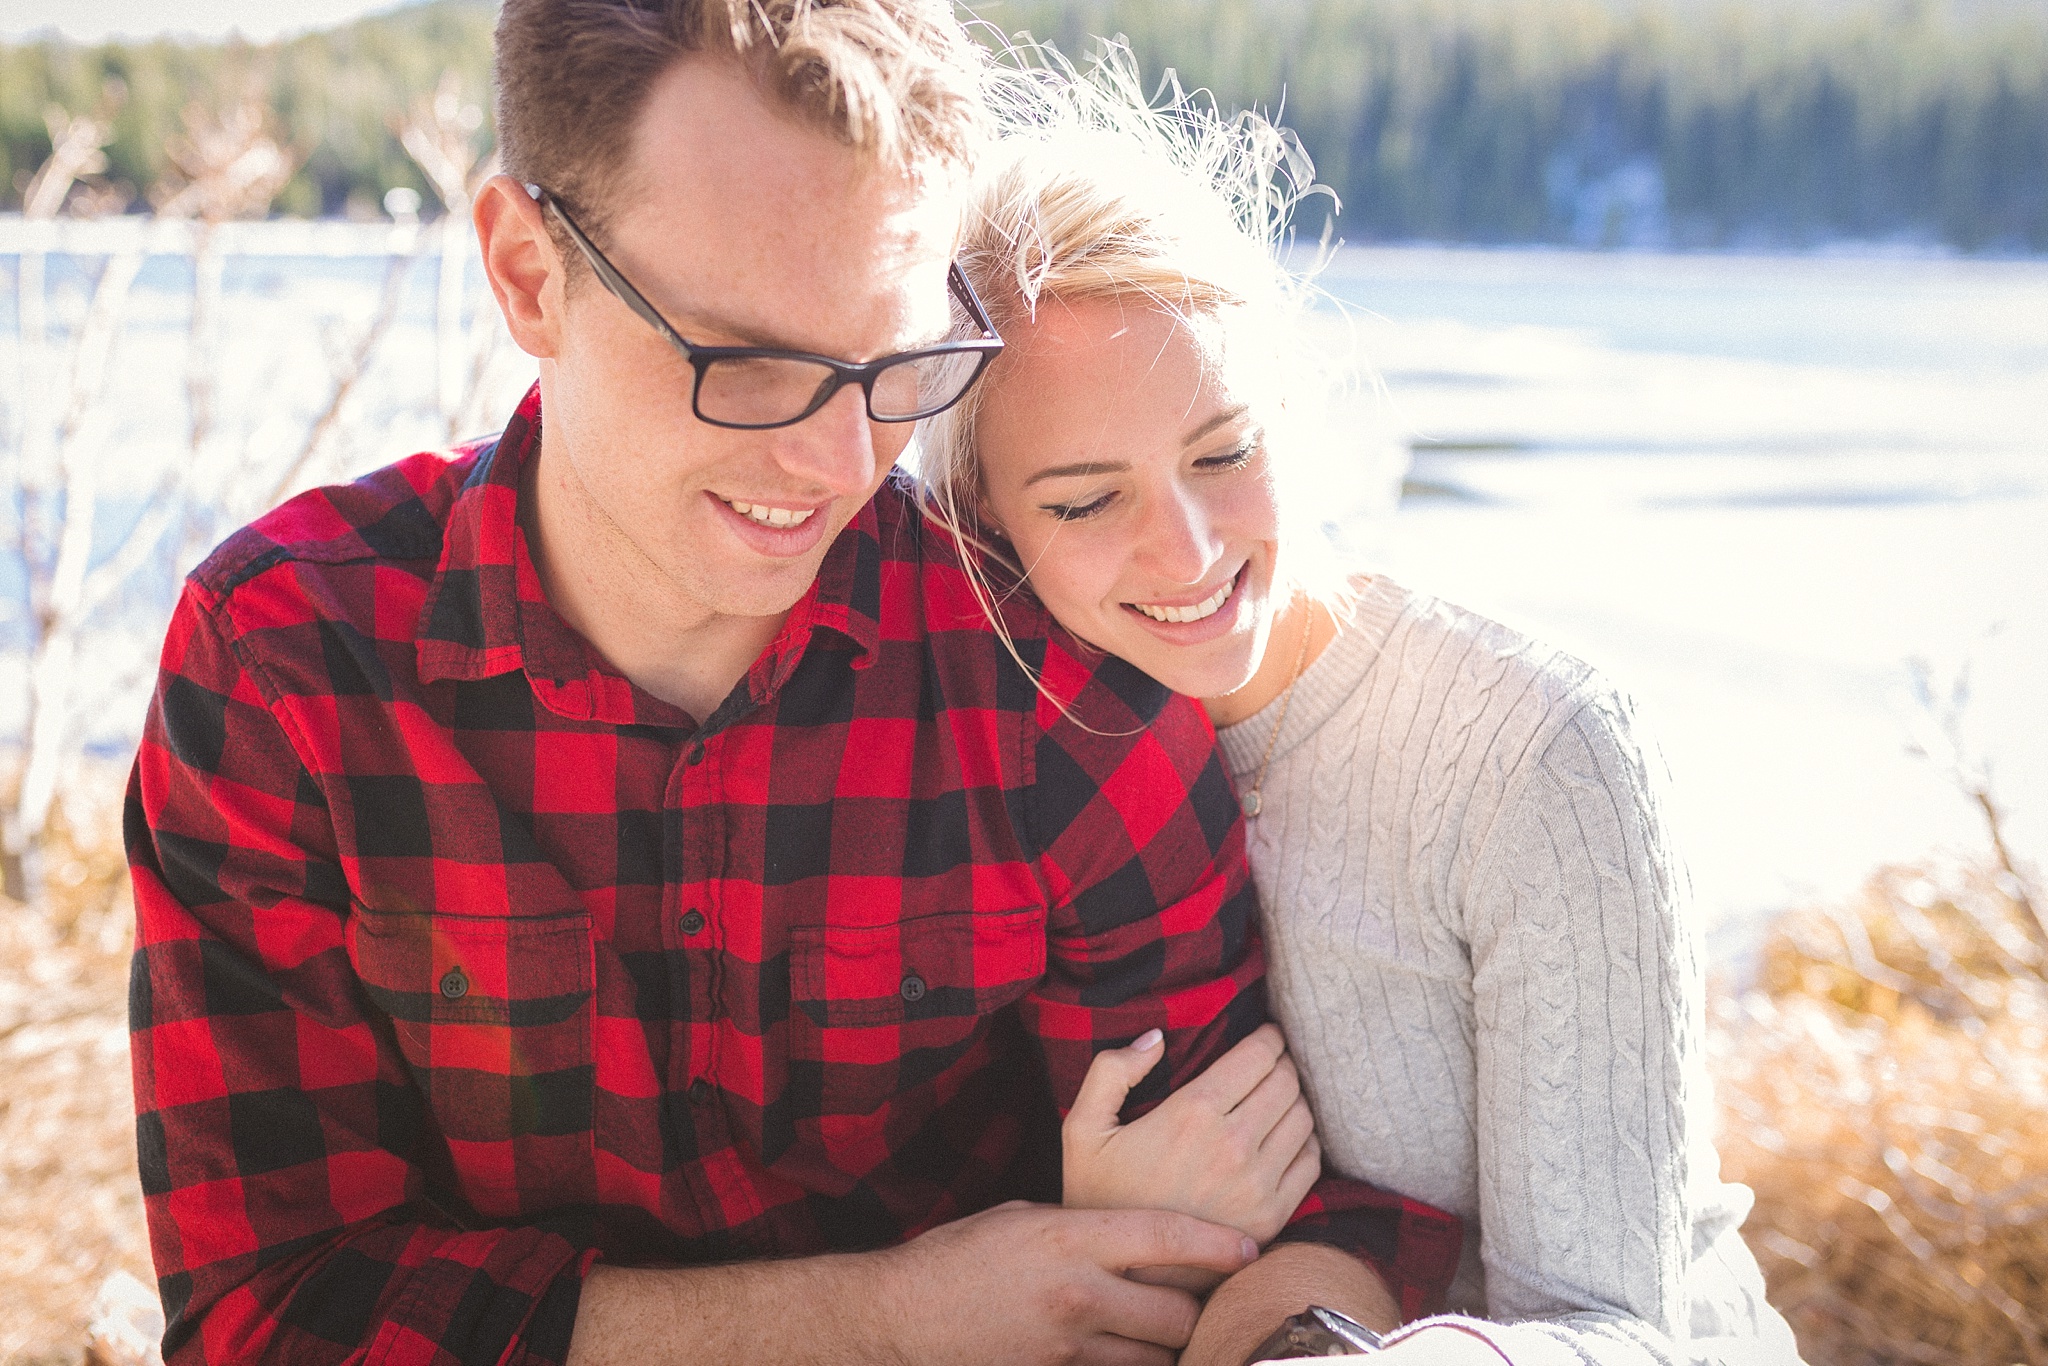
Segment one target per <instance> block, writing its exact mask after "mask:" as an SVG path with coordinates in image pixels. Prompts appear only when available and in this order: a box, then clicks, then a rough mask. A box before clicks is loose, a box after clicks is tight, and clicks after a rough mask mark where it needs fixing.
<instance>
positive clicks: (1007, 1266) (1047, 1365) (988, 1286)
mask: <svg viewBox="0 0 2048 1366" xmlns="http://www.w3.org/2000/svg"><path fill="white" fill-rule="evenodd" d="M882 1255H883V1256H885V1257H888V1258H893V1259H896V1261H897V1265H896V1266H895V1267H894V1268H893V1271H892V1275H891V1277H890V1280H891V1285H890V1289H889V1290H888V1291H885V1292H884V1293H885V1299H886V1301H887V1302H888V1305H889V1309H890V1313H891V1315H892V1317H894V1318H896V1320H897V1321H898V1322H900V1323H901V1325H902V1333H901V1336H900V1337H899V1338H898V1340H897V1341H896V1342H895V1343H893V1344H891V1346H892V1347H893V1349H894V1350H893V1351H891V1352H890V1353H889V1354H888V1356H886V1357H884V1358H878V1359H888V1360H904V1361H913V1362H926V1361H930V1362H980V1361H1002V1362H1005V1363H1009V1362H1015V1363H1019V1364H1020V1366H1058V1364H1060V1363H1067V1362H1074V1363H1089V1364H1090V1366H1171V1363H1172V1361H1173V1359H1174V1354H1175V1353H1177V1352H1178V1351H1180V1349H1181V1348H1183V1347H1185V1346H1186V1345H1187V1343H1188V1338H1189V1335H1190V1334H1192V1333H1193V1332H1194V1328H1195V1321H1196V1319H1197V1318H1198V1317H1199V1314H1200V1305H1199V1304H1198V1303H1197V1301H1196V1299H1195V1297H1194V1296H1193V1295H1191V1294H1189V1293H1187V1292H1186V1291H1184V1290H1178V1289H1173V1288H1169V1287H1166V1286H1158V1285H1145V1284H1141V1283H1139V1282H1137V1281H1134V1280H1130V1279H1128V1278H1127V1276H1126V1274H1125V1273H1126V1272H1128V1271H1130V1270H1131V1269H1132V1268H1133V1267H1156V1266H1180V1267H1198V1268H1201V1269H1202V1270H1205V1271H1208V1272H1212V1273H1215V1274H1217V1275H1223V1276H1228V1275H1230V1274H1231V1273H1232V1272H1235V1271H1238V1270H1240V1269H1241V1268H1243V1267H1244V1266H1245V1265H1247V1264H1248V1263H1250V1262H1251V1261H1252V1260H1253V1259H1254V1258H1255V1257H1257V1256H1258V1247H1257V1245H1256V1244H1254V1243H1253V1242H1252V1241H1251V1239H1249V1238H1247V1237H1246V1236H1245V1235H1244V1234H1243V1233H1241V1232H1240V1231H1238V1230H1237V1229H1234V1228H1225V1227H1223V1226H1222V1225H1219V1224H1211V1223H1205V1222H1203V1221H1202V1220H1199V1219H1192V1218H1189V1217H1188V1216H1186V1215H1182V1214H1174V1213H1170V1212H1167V1211H1163V1210H1066V1209H1055V1208H1052V1207H1049V1206H1044V1205H1026V1204H1022V1203H1016V1202H1013V1203H1011V1204H1007V1205H1001V1206H998V1207H997V1208H995V1209H992V1210H988V1211H985V1212H983V1213H981V1214H975V1215H970V1216H968V1217H967V1218H965V1219H962V1220H960V1221H959V1222H957V1223H952V1224H947V1225H945V1226H944V1227H942V1228H936V1229H933V1230H932V1231H931V1232H930V1233H927V1234H925V1235H924V1236H923V1237H920V1238H917V1239H915V1240H913V1241H911V1242H909V1243H906V1244H905V1245H904V1246H902V1247H900V1248H896V1249H893V1250H892V1251H890V1252H888V1253H885V1254H882ZM1231 1366H1237V1364H1236V1363H1235V1362H1233V1363H1231Z"/></svg>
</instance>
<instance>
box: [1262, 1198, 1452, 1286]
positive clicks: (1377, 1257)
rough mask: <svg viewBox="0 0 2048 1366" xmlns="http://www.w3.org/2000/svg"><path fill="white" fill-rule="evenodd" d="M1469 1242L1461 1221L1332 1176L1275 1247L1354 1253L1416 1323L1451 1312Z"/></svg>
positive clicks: (1298, 1212) (1303, 1205)
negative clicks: (1315, 1246)
mask: <svg viewBox="0 0 2048 1366" xmlns="http://www.w3.org/2000/svg"><path fill="white" fill-rule="evenodd" d="M1464 1236H1465V1232H1464V1226H1463V1224H1462V1223H1460V1221H1459V1220H1458V1218H1457V1217H1456V1216H1455V1215H1450V1214H1446V1213H1444V1212H1443V1211H1442V1210H1440V1209H1437V1208H1435V1207H1434V1206H1431V1205H1425V1204H1423V1203H1421V1202H1420V1201H1418V1200H1410V1199H1408V1198H1406V1197H1405V1196H1400V1195H1396V1194H1394V1193H1393V1192H1392V1191H1385V1190H1381V1189H1380V1188H1379V1187H1377V1186H1374V1185H1371V1184H1369V1183H1367V1182H1364V1181H1353V1180H1350V1179H1348V1178H1345V1177H1330V1176H1326V1177H1324V1178H1323V1179H1322V1180H1320V1181H1318V1182H1316V1184H1315V1187H1314V1188H1313V1189H1312V1190H1310V1191H1309V1194H1308V1198H1307V1199H1306V1200H1304V1201H1302V1202H1301V1207H1300V1208H1299V1209H1297V1210H1295V1212H1294V1217H1293V1218H1291V1219H1289V1220H1288V1221H1287V1226H1286V1227H1285V1228H1283V1229H1281V1230H1280V1234H1279V1236H1278V1237H1276V1238H1274V1240H1273V1241H1274V1243H1276V1244H1278V1243H1322V1244H1325V1245H1326V1246H1329V1247H1335V1248H1339V1249H1341V1250H1343V1251H1345V1252H1348V1253H1350V1254H1351V1255H1352V1256H1354V1257H1357V1258H1358V1259H1359V1260H1361V1261H1363V1262H1364V1263H1365V1264H1366V1265H1368V1266H1370V1267H1371V1268H1372V1269H1373V1270H1374V1271H1375V1272H1377V1273H1378V1274H1379V1277H1380V1279H1381V1280H1383V1281H1385V1282H1386V1284H1387V1289H1388V1290H1389V1291H1391V1292H1392V1293H1393V1296H1394V1300H1395V1302H1396V1303H1397V1304H1399V1305H1400V1306H1401V1317H1402V1318H1404V1319H1411V1318H1415V1317H1417V1316H1419V1315H1422V1314H1428V1313H1433V1312H1435V1311H1437V1310H1440V1309H1442V1308H1443V1303H1444V1297H1445V1296H1446V1295H1447V1294H1449V1293H1450V1288H1451V1280H1452V1278H1453V1277H1455V1276H1456V1275H1457V1274H1458V1252H1459V1249H1460V1247H1461V1245H1462V1244H1463V1242H1464Z"/></svg>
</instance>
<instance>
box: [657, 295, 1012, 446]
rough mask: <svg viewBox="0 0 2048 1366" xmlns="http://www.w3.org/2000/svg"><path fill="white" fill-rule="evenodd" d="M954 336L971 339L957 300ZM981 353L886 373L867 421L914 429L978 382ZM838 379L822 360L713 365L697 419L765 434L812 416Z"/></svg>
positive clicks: (877, 381) (904, 364) (913, 363)
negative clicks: (776, 426) (920, 420)
mask: <svg viewBox="0 0 2048 1366" xmlns="http://www.w3.org/2000/svg"><path fill="white" fill-rule="evenodd" d="M954 312H955V314H956V315H958V317H959V318H961V319H964V322H958V323H956V326H955V328H954V330H953V336H954V337H955V338H956V339H957V338H958V337H959V336H961V335H963V334H964V335H971V334H972V330H973V321H972V319H968V318H965V310H964V309H962V308H961V307H960V306H959V304H958V303H957V301H956V302H955V304H954ZM981 359H982V358H981V354H980V353H979V352H975V351H951V352H940V353H939V354H937V355H931V356H916V357H910V358H907V359H904V360H900V361H898V362H896V363H895V364H894V365H889V366H885V367H883V369H882V370H881V371H880V373H878V374H876V375H875V376H874V379H873V383H872V386H871V387H870V389H869V391H868V415H869V416H870V417H872V418H874V419H875V420H876V421H879V422H908V421H912V420H914V419H917V418H920V417H925V416H927V415H929V414H931V413H934V412H937V411H939V410H940V409H942V408H944V407H946V406H948V405H949V404H951V403H952V402H953V401H954V400H955V399H957V398H959V397H960V395H961V394H962V393H964V392H965V391H966V389H967V386H968V385H969V384H970V383H972V382H973V380H974V376H975V374H976V372H977V370H978V369H979V367H980V365H981ZM837 378H838V376H837V373H836V372H835V371H834V370H832V368H831V367H829V366H825V365H820V364H818V363H817V362H815V361H807V360H800V359H797V358H795V357H788V356H730V357H720V358H718V359H716V360H712V361H708V362H706V363H705V364H704V366H703V374H702V378H701V379H700V380H699V381H698V383H697V412H698V414H699V416H701V417H703V418H704V419H705V420H707V421H710V422H729V423H733V424H735V425H739V426H749V427H758V426H766V425H769V424H772V423H779V422H788V421H790V420H791V419H793V418H796V417H800V416H802V415H804V414H805V413H808V412H810V411H811V410H812V409H813V408H814V407H816V406H817V405H818V403H819V402H820V396H821V395H823V394H824V393H825V392H826V391H827V390H828V389H829V388H834V387H836V381H837Z"/></svg>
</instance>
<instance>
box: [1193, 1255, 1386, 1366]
mask: <svg viewBox="0 0 2048 1366" xmlns="http://www.w3.org/2000/svg"><path fill="white" fill-rule="evenodd" d="M1312 1304H1320V1305H1322V1306H1323V1307H1324V1308H1326V1309H1334V1310H1336V1311H1337V1312H1338V1313H1340V1314H1346V1315H1349V1316H1350V1317H1352V1318H1354V1319H1357V1320H1358V1321H1359V1322H1360V1323H1362V1324H1364V1325H1365V1326H1366V1327H1368V1328H1370V1329H1372V1330H1374V1331H1375V1332H1380V1333H1390V1332H1392V1331H1393V1330H1394V1329H1395V1328H1397V1327H1399V1326H1400V1323H1401V1309H1400V1306H1399V1305H1397V1304H1396V1303H1395V1302H1394V1297H1393V1295H1391V1294H1390V1293H1388V1291H1387V1287H1386V1284H1385V1283H1384V1282H1383V1281H1381V1280H1380V1278H1379V1277H1378V1276H1377V1275H1375V1274H1374V1273H1373V1270H1372V1268H1370V1267H1368V1266H1367V1265H1366V1264H1365V1263H1364V1262H1361V1261H1359V1260H1358V1259H1357V1258H1356V1257H1353V1256H1352V1255H1351V1254H1350V1253H1348V1252H1342V1251H1339V1250H1338V1249H1336V1248H1334V1247H1325V1246H1323V1245H1322V1244H1320V1243H1282V1244H1281V1245H1280V1246H1279V1247H1276V1248H1274V1249H1273V1250H1272V1251H1270V1252H1268V1253H1267V1254H1266V1255H1265V1256H1263V1257H1261V1258H1259V1259H1258V1260H1257V1261H1256V1262H1253V1263H1252V1264H1251V1265H1250V1266H1248V1267H1246V1268H1245V1269H1244V1270H1242V1271H1240V1272H1238V1273H1237V1274H1236V1275H1234V1276H1232V1277H1231V1278H1230V1279H1229V1280H1227V1281H1225V1282H1224V1283H1223V1284H1222V1285H1221V1286H1220V1287H1218V1288H1217V1291H1216V1293H1215V1294H1214V1295H1211V1296H1210V1297H1209V1303H1208V1305H1207V1307H1206V1308H1204V1309H1203V1310H1202V1318H1201V1321H1200V1322H1199V1323H1198V1324H1196V1326H1195V1332H1194V1336H1193V1337H1192V1338H1191V1339H1190V1340H1189V1342H1188V1347H1187V1350H1186V1351H1185V1352H1183V1353H1182V1354H1181V1358H1180V1366H1240V1364H1241V1363H1242V1362H1243V1361H1244V1359H1245V1357H1246V1355H1247V1354H1248V1353H1250V1352H1251V1350H1252V1349H1253V1348H1254V1347H1257V1346H1258V1345H1259V1344H1260V1343H1261V1342H1263V1341H1265V1340H1266V1338H1267V1337H1269V1336H1270V1335H1271V1334H1272V1332H1273V1330H1274V1329H1275V1328H1278V1327H1279V1326H1280V1322H1281V1320H1282V1319H1285V1318H1287V1317H1288V1316H1289V1315H1292V1314H1299V1313H1301V1312H1302V1311H1303V1310H1304V1309H1306V1308H1308V1307H1309V1306H1310V1305H1312ZM1377 1359H1378V1358H1377V1357H1375V1358H1374V1360H1377Z"/></svg>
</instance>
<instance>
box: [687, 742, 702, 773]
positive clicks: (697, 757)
mask: <svg viewBox="0 0 2048 1366" xmlns="http://www.w3.org/2000/svg"><path fill="white" fill-rule="evenodd" d="M683 762H684V763H686V764H688V765H689V766H690V767H691V768H695V767H696V766H697V765H699V764H701V763H703V762H704V746H702V745H691V746H690V749H689V752H688V753H687V754H685V755H683Z"/></svg>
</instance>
